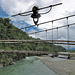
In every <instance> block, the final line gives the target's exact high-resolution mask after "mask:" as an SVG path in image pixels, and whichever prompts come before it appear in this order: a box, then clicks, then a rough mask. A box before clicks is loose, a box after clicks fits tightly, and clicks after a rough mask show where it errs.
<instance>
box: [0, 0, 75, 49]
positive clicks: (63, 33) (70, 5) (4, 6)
mask: <svg viewBox="0 0 75 75" xmlns="http://www.w3.org/2000/svg"><path fill="white" fill-rule="evenodd" d="M58 3H62V5H59V6H56V7H53V8H52V10H51V11H50V12H49V13H48V14H45V15H41V17H40V19H39V22H38V23H42V22H46V21H50V20H54V19H58V18H61V17H65V16H69V15H73V14H74V13H75V0H0V17H3V18H4V17H9V18H10V19H11V21H12V22H13V24H14V25H15V26H16V27H18V28H22V27H25V26H29V25H34V23H33V20H32V18H31V17H30V15H29V16H16V17H11V15H14V14H17V13H22V12H26V11H30V10H32V8H33V6H38V7H39V8H41V7H45V6H49V5H54V4H58ZM48 10H49V8H48V9H44V10H41V11H39V13H44V12H46V11H48ZM74 19H75V17H73V18H69V21H68V23H74V21H75V20H74ZM18 24H19V25H18ZM21 24H22V25H21ZM66 24H67V21H66V19H64V20H60V21H57V22H53V27H59V26H63V25H66ZM50 28H52V23H47V24H43V25H40V26H39V27H38V28H37V27H32V28H30V29H28V31H27V32H28V33H29V32H35V31H40V30H46V29H50ZM74 28H75V26H71V27H70V38H69V40H75V34H74V31H75V30H74ZM58 35H59V36H58V38H57V30H54V31H53V36H54V37H53V38H54V39H57V40H67V28H61V29H59V33H58ZM30 36H32V37H34V38H41V39H44V40H45V39H46V38H47V39H48V40H49V39H52V31H48V32H47V37H46V32H41V33H37V34H36V35H35V34H33V35H30ZM65 48H66V46H65ZM70 48H75V47H74V46H70Z"/></svg>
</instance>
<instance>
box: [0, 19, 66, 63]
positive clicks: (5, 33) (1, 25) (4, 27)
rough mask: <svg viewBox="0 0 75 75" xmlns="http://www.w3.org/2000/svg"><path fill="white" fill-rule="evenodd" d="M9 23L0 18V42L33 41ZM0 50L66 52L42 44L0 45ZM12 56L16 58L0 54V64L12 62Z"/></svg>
mask: <svg viewBox="0 0 75 75" xmlns="http://www.w3.org/2000/svg"><path fill="white" fill-rule="evenodd" d="M10 22H11V21H10V19H9V18H4V19H3V18H0V40H35V39H34V38H32V37H29V36H28V35H27V34H26V33H25V32H24V31H22V30H20V29H18V28H17V27H15V26H14V25H13V24H12V23H10ZM36 40H37V39H36ZM0 50H37V51H49V52H59V51H66V50H65V48H63V47H61V46H57V45H54V44H44V43H42V44H40V43H19V44H16V43H14V44H13V43H0ZM14 56H15V57H17V55H16V54H13V55H9V56H8V55H7V54H0V63H6V62H9V61H10V60H11V61H12V58H13V57H14Z"/></svg>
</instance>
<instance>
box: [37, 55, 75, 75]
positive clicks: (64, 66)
mask: <svg viewBox="0 0 75 75" xmlns="http://www.w3.org/2000/svg"><path fill="white" fill-rule="evenodd" d="M38 58H39V59H40V61H41V62H42V63H43V64H45V65H46V66H47V67H48V68H50V69H52V70H53V71H54V72H56V73H57V74H59V75H75V60H68V59H62V58H51V57H47V56H46V57H38Z"/></svg>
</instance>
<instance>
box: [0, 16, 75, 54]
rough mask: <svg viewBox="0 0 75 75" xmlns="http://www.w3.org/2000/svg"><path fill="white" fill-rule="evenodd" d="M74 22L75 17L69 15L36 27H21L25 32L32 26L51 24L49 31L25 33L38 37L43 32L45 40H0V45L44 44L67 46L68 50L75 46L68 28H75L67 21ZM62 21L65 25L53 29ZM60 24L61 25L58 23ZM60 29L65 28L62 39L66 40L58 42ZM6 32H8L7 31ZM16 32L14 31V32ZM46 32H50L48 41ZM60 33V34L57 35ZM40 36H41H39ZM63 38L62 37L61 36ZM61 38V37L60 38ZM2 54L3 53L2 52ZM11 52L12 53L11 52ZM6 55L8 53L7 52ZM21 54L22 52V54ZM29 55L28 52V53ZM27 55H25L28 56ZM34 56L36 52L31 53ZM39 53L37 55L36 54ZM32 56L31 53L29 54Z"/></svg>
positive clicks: (73, 24) (73, 23) (74, 24)
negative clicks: (55, 24) (55, 23)
mask: <svg viewBox="0 0 75 75" xmlns="http://www.w3.org/2000/svg"><path fill="white" fill-rule="evenodd" d="M71 18H72V20H74V18H75V15H70V16H66V17H63V18H59V19H55V20H51V21H47V22H43V23H39V24H37V25H30V26H27V27H21V28H20V29H25V31H26V30H27V28H30V27H34V26H37V28H38V27H39V26H40V25H44V24H47V23H48V24H49V23H52V27H51V28H50V29H45V30H41V31H36V32H32V33H27V34H28V35H32V34H33V35H35V36H36V35H38V33H42V32H44V33H45V37H46V38H45V39H44V40H43V39H40V40H0V43H17V44H18V43H35V44H36V43H45V44H47V43H48V44H59V45H61V44H62V45H64V46H65V45H67V46H68V49H70V45H71V46H73V45H75V40H73V39H71V38H70V37H72V36H71V35H72V34H74V32H73V31H72V32H73V33H71V35H70V28H71V27H72V26H73V28H74V27H75V21H74V22H72V23H70V22H69V21H70V20H71ZM62 20H66V24H64V23H63V25H62V26H57V27H54V22H58V21H62ZM60 24H61V23H60ZM62 28H65V33H66V34H65V33H64V34H65V36H64V37H67V38H66V40H63V39H61V40H59V37H60V34H62V33H60V31H61V30H62ZM54 30H56V31H55V32H56V34H55V35H56V38H55V35H54ZM8 31H10V30H9V29H8ZM15 31H16V30H15ZM48 31H51V32H50V33H49V34H52V35H51V36H50V39H48V34H47V33H48ZM59 33H60V34H59ZM41 35H42V34H41ZM62 36H63V35H62ZM62 36H61V37H62ZM35 38H39V37H35ZM2 52H4V51H2ZM11 52H13V51H11ZM7 53H10V52H7ZM22 53H23V52H22ZM28 53H30V52H28ZM28 53H27V54H28ZM33 53H34V54H36V52H33ZM38 53H39V54H38ZM31 54H32V53H31ZM37 54H38V55H40V54H42V53H41V52H37ZM43 54H48V53H46V52H44V53H43Z"/></svg>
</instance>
